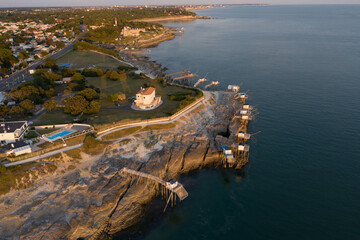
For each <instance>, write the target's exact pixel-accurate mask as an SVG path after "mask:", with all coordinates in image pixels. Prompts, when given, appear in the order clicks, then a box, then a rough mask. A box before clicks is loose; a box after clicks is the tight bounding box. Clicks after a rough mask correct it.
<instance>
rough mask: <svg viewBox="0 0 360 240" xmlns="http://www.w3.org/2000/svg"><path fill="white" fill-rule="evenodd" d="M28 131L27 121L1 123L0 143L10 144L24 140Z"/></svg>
mask: <svg viewBox="0 0 360 240" xmlns="http://www.w3.org/2000/svg"><path fill="white" fill-rule="evenodd" d="M28 131H29V126H28V123H27V121H14V122H3V123H0V143H1V144H8V143H13V142H17V141H20V140H23V139H24V136H25V135H26V134H27V133H28Z"/></svg>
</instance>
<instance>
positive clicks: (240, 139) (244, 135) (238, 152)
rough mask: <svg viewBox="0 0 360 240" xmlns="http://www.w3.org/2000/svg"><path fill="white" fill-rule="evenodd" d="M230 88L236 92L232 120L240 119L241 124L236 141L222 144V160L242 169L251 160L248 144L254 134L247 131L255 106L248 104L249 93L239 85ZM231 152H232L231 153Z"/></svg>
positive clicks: (229, 87) (235, 137) (229, 88)
mask: <svg viewBox="0 0 360 240" xmlns="http://www.w3.org/2000/svg"><path fill="white" fill-rule="evenodd" d="M228 90H230V91H233V92H235V94H234V101H235V102H234V109H235V111H234V112H235V113H234V117H233V119H232V121H236V120H240V125H239V127H238V129H237V131H236V134H235V136H234V143H233V144H232V145H231V147H229V146H228V145H222V146H221V149H222V161H223V162H224V163H225V164H226V165H228V166H230V167H235V168H236V169H238V168H239V169H240V168H241V167H243V166H244V165H245V164H246V163H247V162H248V161H249V151H250V146H249V145H248V144H247V141H249V140H250V139H251V137H252V134H250V133H248V132H247V129H248V125H249V122H250V121H251V120H253V119H254V114H253V110H254V108H253V107H252V106H250V105H249V104H246V100H247V99H248V94H247V93H243V92H240V93H238V91H239V90H240V87H239V86H232V85H229V86H228ZM230 153H231V154H230Z"/></svg>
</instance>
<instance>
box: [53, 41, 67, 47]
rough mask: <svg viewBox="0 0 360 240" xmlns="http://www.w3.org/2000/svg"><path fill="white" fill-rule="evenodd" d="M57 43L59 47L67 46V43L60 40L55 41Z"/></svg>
mask: <svg viewBox="0 0 360 240" xmlns="http://www.w3.org/2000/svg"><path fill="white" fill-rule="evenodd" d="M55 44H56V47H57V48H63V47H65V43H63V42H60V41H57V42H55Z"/></svg>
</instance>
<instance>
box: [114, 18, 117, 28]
mask: <svg viewBox="0 0 360 240" xmlns="http://www.w3.org/2000/svg"><path fill="white" fill-rule="evenodd" d="M114 26H115V27H116V26H117V18H116V17H115V22H114Z"/></svg>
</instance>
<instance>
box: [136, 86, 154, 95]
mask: <svg viewBox="0 0 360 240" xmlns="http://www.w3.org/2000/svg"><path fill="white" fill-rule="evenodd" d="M154 91H155V88H153V87H148V88H141V89H140V91H138V92H137V94H141V95H150V94H152V93H153V92H154Z"/></svg>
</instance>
